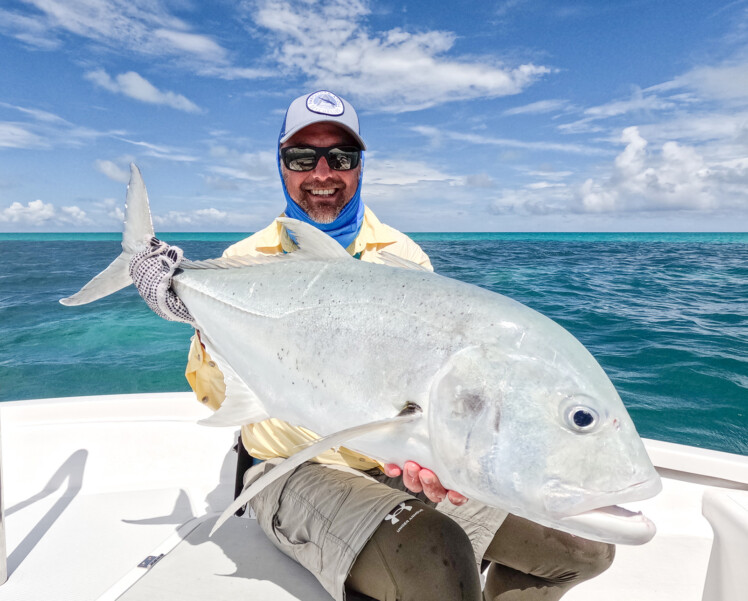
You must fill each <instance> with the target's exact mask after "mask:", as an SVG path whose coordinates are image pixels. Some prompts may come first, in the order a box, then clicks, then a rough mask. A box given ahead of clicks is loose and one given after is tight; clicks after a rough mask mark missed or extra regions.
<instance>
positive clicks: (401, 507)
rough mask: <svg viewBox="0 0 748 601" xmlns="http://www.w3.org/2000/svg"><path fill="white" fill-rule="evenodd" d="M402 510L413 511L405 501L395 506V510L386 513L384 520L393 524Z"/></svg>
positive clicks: (396, 521) (397, 520)
mask: <svg viewBox="0 0 748 601" xmlns="http://www.w3.org/2000/svg"><path fill="white" fill-rule="evenodd" d="M403 511H413V508H412V507H411V506H410V505H406V504H405V503H400V505H398V506H397V507H395V510H394V511H393V512H392V513H388V514H387V515H386V516H385V518H384V521H385V522H392V525H393V526H394V525H395V524H397V523H398V522H399V521H400V520H399V519H398V517H397V516H399V515H400V514H401V513H402V512H403Z"/></svg>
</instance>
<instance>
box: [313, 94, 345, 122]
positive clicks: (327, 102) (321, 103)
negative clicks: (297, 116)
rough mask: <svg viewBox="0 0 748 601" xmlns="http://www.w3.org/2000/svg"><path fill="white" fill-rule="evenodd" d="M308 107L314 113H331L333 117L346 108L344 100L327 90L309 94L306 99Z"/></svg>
mask: <svg viewBox="0 0 748 601" xmlns="http://www.w3.org/2000/svg"><path fill="white" fill-rule="evenodd" d="M306 108H308V109H309V110H310V111H312V112H313V113H320V114H321V115H330V116H332V117H339V116H340V115H342V114H343V111H344V110H345V107H344V106H343V101H342V100H341V99H340V98H338V97H337V96H336V95H335V94H333V93H332V92H328V91H327V90H320V91H319V92H315V93H314V94H309V96H308V97H307V99H306Z"/></svg>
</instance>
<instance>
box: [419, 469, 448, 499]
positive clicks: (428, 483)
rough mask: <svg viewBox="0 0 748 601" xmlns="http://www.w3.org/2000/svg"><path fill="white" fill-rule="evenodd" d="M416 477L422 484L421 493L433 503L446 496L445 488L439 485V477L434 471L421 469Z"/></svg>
mask: <svg viewBox="0 0 748 601" xmlns="http://www.w3.org/2000/svg"><path fill="white" fill-rule="evenodd" d="M418 477H419V478H420V480H421V484H422V485H423V493H424V494H425V495H426V496H427V497H428V498H429V500H431V501H433V502H434V503H439V502H440V501H443V500H444V498H445V497H446V496H447V489H446V488H444V487H443V486H442V485H441V482H439V479H438V478H437V477H436V474H434V472H432V471H431V470H427V469H422V470H421V471H420V472H419V474H418Z"/></svg>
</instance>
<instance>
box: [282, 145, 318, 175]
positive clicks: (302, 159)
mask: <svg viewBox="0 0 748 601" xmlns="http://www.w3.org/2000/svg"><path fill="white" fill-rule="evenodd" d="M281 154H282V156H283V162H284V163H285V165H286V168H288V169H290V170H291V171H311V170H312V169H314V166H315V165H316V164H317V153H316V152H315V151H314V149H313V148H284V149H283V152H282V153H281Z"/></svg>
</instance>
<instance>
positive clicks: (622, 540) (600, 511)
mask: <svg viewBox="0 0 748 601" xmlns="http://www.w3.org/2000/svg"><path fill="white" fill-rule="evenodd" d="M558 524H559V526H561V527H562V528H563V529H564V530H570V531H573V532H574V533H576V534H578V535H579V536H582V537H587V538H591V539H593V540H599V541H602V542H605V543H611V544H614V545H643V544H644V543H648V542H649V541H650V540H652V538H653V537H654V535H655V534H656V533H657V527H656V526H655V524H654V522H653V521H652V520H650V519H649V518H648V517H647V516H646V515H644V514H643V513H642V512H640V511H636V512H634V511H629V510H628V509H624V508H623V507H619V506H618V505H611V506H608V507H598V508H597V509H593V510H591V511H585V512H583V513H580V514H577V515H574V516H570V517H565V518H560V519H559V520H558Z"/></svg>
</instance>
